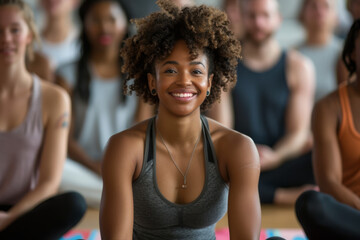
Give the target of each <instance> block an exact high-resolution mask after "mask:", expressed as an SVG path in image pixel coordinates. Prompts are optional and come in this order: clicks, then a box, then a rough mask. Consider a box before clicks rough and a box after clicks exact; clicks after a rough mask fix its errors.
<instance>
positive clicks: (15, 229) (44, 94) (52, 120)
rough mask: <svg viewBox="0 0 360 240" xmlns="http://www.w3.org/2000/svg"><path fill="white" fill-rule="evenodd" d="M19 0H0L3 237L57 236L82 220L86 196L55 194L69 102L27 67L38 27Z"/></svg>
mask: <svg viewBox="0 0 360 240" xmlns="http://www.w3.org/2000/svg"><path fill="white" fill-rule="evenodd" d="M30 26H33V19H32V13H31V10H30V8H29V7H28V6H27V5H26V4H25V3H24V2H22V1H21V0H0V32H1V34H0V42H1V46H0V73H1V76H0V156H1V157H0V158H1V161H0V239H2V240H7V239H11V240H13V239H44V240H45V239H46V240H48V239H58V238H60V237H61V236H62V235H63V234H65V233H66V232H67V231H68V230H70V229H71V228H72V227H73V226H75V225H76V224H77V223H78V222H79V220H80V219H81V218H82V216H83V214H84V213H85V210H86V204H85V200H84V198H83V197H82V196H81V195H80V194H78V193H75V192H68V193H63V194H61V195H56V193H57V190H58V186H59V184H60V180H61V174H62V168H63V164H64V161H65V158H66V147H67V137H68V132H69V120H70V112H69V111H70V100H69V97H68V95H67V94H66V92H65V91H63V90H62V89H60V88H59V87H56V86H53V85H52V84H50V83H47V82H44V81H41V80H40V79H39V78H38V77H37V76H36V75H32V74H30V73H29V72H28V71H27V70H26V67H25V56H26V51H27V49H29V48H31V44H32V40H33V36H34V35H35V29H34V28H32V27H30Z"/></svg>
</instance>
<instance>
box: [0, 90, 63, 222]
mask: <svg viewBox="0 0 360 240" xmlns="http://www.w3.org/2000/svg"><path fill="white" fill-rule="evenodd" d="M41 85H42V99H43V123H44V138H43V146H42V151H41V155H40V166H39V179H38V183H37V185H36V187H35V188H34V189H33V190H32V191H30V192H29V193H27V194H26V195H25V196H24V197H23V198H22V199H21V200H20V201H19V202H18V203H17V204H15V205H14V206H13V207H12V208H11V209H10V210H9V211H8V212H7V214H8V216H7V220H6V224H3V225H1V227H2V228H5V227H6V226H5V225H8V224H10V223H11V222H12V221H13V220H15V219H16V218H18V217H19V216H20V215H22V214H23V213H25V212H26V211H28V210H30V209H31V208H33V207H34V206H36V205H37V204H39V203H40V202H41V201H43V200H45V199H46V198H49V197H50V196H51V195H53V194H55V193H56V192H57V190H58V186H59V184H60V180H61V175H62V168H63V164H64V161H65V158H66V147H67V137H68V132H69V119H70V99H69V97H68V95H67V94H66V93H65V91H63V90H62V89H60V88H57V87H54V86H50V84H48V83H42V84H41Z"/></svg>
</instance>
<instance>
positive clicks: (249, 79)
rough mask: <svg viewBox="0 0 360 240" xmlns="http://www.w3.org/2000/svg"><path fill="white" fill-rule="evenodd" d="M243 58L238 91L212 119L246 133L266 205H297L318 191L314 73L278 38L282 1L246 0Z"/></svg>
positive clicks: (216, 108)
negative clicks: (312, 123) (254, 152)
mask: <svg viewBox="0 0 360 240" xmlns="http://www.w3.org/2000/svg"><path fill="white" fill-rule="evenodd" d="M241 11H242V12H241V13H242V14H241V15H242V22H243V27H244V35H243V36H244V38H243V41H242V43H243V53H242V55H243V56H242V59H241V60H240V61H239V64H238V67H237V82H236V86H235V87H234V89H233V90H232V91H231V92H229V93H226V94H224V96H223V98H222V101H221V102H220V104H215V105H214V107H213V108H212V109H210V111H209V113H208V114H209V115H208V116H210V117H214V118H215V119H216V120H218V121H220V122H222V123H223V124H225V125H226V126H228V127H231V128H234V130H236V131H238V132H241V133H243V134H245V135H247V136H249V137H250V138H252V139H253V141H254V142H255V144H256V147H257V150H258V152H259V155H260V165H261V174H260V180H259V193H260V200H261V202H262V203H275V204H294V203H295V201H296V199H297V198H298V197H299V195H300V194H301V193H302V192H303V191H305V190H308V189H312V188H314V187H315V186H314V177H313V171H312V166H311V152H310V150H311V144H312V143H311V134H310V118H311V117H310V116H311V110H312V107H313V104H314V103H313V98H314V83H315V81H314V69H313V64H312V63H311V61H310V60H309V59H307V58H306V57H304V56H303V55H301V54H299V53H298V52H297V51H295V50H284V49H282V48H281V46H280V44H279V42H278V41H277V40H276V38H275V37H274V35H275V32H276V30H277V29H278V27H279V26H280V23H281V17H280V13H279V6H278V2H277V0H243V1H242V2H241Z"/></svg>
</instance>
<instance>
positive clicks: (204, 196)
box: [133, 116, 228, 240]
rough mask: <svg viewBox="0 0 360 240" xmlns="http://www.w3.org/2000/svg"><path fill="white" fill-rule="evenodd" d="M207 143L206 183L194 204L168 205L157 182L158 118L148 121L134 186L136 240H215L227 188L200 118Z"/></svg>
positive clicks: (206, 125) (205, 145) (208, 135)
mask: <svg viewBox="0 0 360 240" xmlns="http://www.w3.org/2000/svg"><path fill="white" fill-rule="evenodd" d="M201 120H202V123H203V124H202V134H203V139H204V156H205V183H204V187H203V190H202V192H201V193H200V195H199V196H198V198H197V199H195V200H194V201H193V202H191V203H188V204H176V203H172V202H170V201H168V200H167V199H166V198H165V197H164V196H163V195H162V194H161V193H160V190H159V189H158V186H157V182H156V174H155V166H156V158H155V156H156V140H155V139H156V138H155V136H156V135H155V134H156V132H155V117H154V118H152V119H151V120H150V121H149V124H148V128H147V133H146V140H145V150H144V162H143V166H142V169H141V173H140V176H139V177H138V178H137V179H136V180H135V181H134V182H133V198H134V229H133V238H134V240H142V239H144V240H145V239H146V240H152V239H154V240H155V239H157V240H158V239H188V240H191V239H196V240H201V239H204V240H211V239H214V240H215V224H216V223H217V222H218V221H219V220H220V219H221V218H222V217H223V216H224V215H225V213H226V211H227V199H228V185H227V184H226V183H225V182H224V180H223V179H222V177H221V175H220V171H219V169H218V163H217V159H216V155H215V151H214V146H213V143H212V140H211V136H210V131H209V128H208V123H207V120H206V118H205V117H203V116H201Z"/></svg>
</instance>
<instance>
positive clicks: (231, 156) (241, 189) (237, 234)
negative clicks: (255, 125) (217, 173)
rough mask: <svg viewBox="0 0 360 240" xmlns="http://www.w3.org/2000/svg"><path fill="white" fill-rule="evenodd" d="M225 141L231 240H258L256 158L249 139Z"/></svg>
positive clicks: (257, 162)
mask: <svg viewBox="0 0 360 240" xmlns="http://www.w3.org/2000/svg"><path fill="white" fill-rule="evenodd" d="M232 135H235V134H234V133H232ZM227 139H228V141H227V142H228V143H229V144H227V146H228V147H226V148H227V149H224V152H225V153H228V154H227V155H226V156H225V157H226V159H227V161H226V169H227V175H228V178H229V187H230V190H229V203H228V219H229V229H230V239H245V240H246V239H249V240H250V239H259V235H260V225H261V210H260V200H259V193H258V182H259V174H260V163H259V155H258V152H257V150H256V147H255V144H254V143H253V141H252V140H251V139H250V138H248V137H244V136H241V135H239V134H236V135H235V136H233V137H230V138H229V137H227ZM234 143H235V145H236V146H234Z"/></svg>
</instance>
